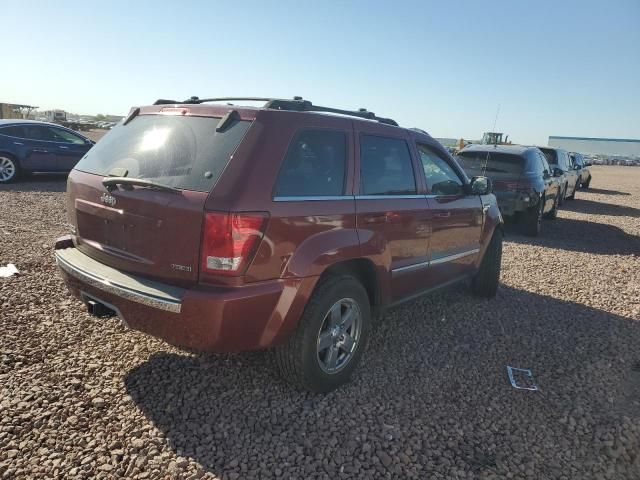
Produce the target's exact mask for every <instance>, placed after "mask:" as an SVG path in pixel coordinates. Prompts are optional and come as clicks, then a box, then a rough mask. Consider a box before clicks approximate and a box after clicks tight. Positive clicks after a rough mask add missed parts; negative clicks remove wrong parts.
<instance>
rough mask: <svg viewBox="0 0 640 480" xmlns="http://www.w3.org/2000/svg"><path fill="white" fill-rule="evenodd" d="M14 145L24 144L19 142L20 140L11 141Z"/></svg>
mask: <svg viewBox="0 0 640 480" xmlns="http://www.w3.org/2000/svg"><path fill="white" fill-rule="evenodd" d="M13 144H14V145H24V143H20V142H13Z"/></svg>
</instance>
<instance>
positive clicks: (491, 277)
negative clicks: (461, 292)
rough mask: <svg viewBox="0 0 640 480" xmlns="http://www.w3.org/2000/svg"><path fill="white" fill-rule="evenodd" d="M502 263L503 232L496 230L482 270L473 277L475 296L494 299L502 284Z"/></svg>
mask: <svg viewBox="0 0 640 480" xmlns="http://www.w3.org/2000/svg"><path fill="white" fill-rule="evenodd" d="M501 263H502V232H501V231H500V230H496V231H495V232H493V237H491V241H490V242H489V246H488V247H487V251H486V252H485V254H484V257H483V258H482V263H481V264H480V269H479V270H478V273H476V275H475V276H474V277H473V280H472V282H471V290H472V291H473V293H474V294H475V295H478V296H479V297H485V298H493V297H495V296H496V293H497V292H498V285H499V283H500V266H501Z"/></svg>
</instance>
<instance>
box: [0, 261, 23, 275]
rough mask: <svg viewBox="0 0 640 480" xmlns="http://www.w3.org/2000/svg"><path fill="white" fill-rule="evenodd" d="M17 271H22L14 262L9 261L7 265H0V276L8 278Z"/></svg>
mask: <svg viewBox="0 0 640 480" xmlns="http://www.w3.org/2000/svg"><path fill="white" fill-rule="evenodd" d="M16 273H20V272H19V271H18V269H17V268H16V266H15V265H14V264H13V263H7V266H6V267H0V278H7V277H10V276H11V275H14V274H16Z"/></svg>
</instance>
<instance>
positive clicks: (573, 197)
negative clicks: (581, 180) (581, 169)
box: [567, 183, 578, 200]
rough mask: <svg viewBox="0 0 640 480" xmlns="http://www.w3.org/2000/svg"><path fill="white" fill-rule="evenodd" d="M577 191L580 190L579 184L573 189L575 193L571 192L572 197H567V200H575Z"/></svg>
mask: <svg viewBox="0 0 640 480" xmlns="http://www.w3.org/2000/svg"><path fill="white" fill-rule="evenodd" d="M577 189H578V183H576V185H575V187H573V192H571V195H569V196H568V197H567V200H575V198H576V190H577Z"/></svg>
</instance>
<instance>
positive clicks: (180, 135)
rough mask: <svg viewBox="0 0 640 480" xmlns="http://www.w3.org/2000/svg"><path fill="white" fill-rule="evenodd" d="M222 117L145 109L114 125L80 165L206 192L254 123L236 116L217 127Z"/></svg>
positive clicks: (96, 171)
mask: <svg viewBox="0 0 640 480" xmlns="http://www.w3.org/2000/svg"><path fill="white" fill-rule="evenodd" d="M219 122H220V119H219V118H210V117H184V116H169V115H141V116H138V117H136V118H134V119H133V120H132V121H131V122H130V123H129V124H127V125H118V126H116V127H114V128H113V129H112V130H111V131H110V132H109V133H108V134H107V135H105V136H104V138H102V139H101V140H100V141H99V142H98V143H97V144H96V145H95V146H94V147H93V148H92V149H91V150H89V152H88V153H87V154H86V155H85V156H84V157H83V158H82V159H81V160H80V162H78V164H77V165H76V169H77V170H81V171H83V172H87V173H94V174H96V175H103V176H108V175H109V174H110V173H111V172H112V171H114V169H116V168H117V169H126V170H127V172H128V173H127V177H131V178H143V179H145V180H151V181H154V182H156V183H161V184H163V185H169V186H171V187H175V188H180V189H184V190H195V191H199V192H208V191H210V190H211V188H212V187H213V185H214V184H215V183H216V181H217V180H218V178H219V177H220V175H221V174H222V171H223V170H224V168H225V167H226V166H227V163H229V158H230V157H231V154H232V153H233V152H234V151H235V149H236V148H237V146H238V144H239V143H240V141H241V140H242V137H243V136H244V134H245V133H246V131H247V129H248V128H249V125H250V124H251V122H248V121H243V120H237V121H234V122H233V123H231V124H230V125H228V126H226V127H225V129H224V130H223V131H221V132H216V127H217V125H218V123H219ZM116 172H118V171H116ZM120 172H121V170H120V171H119V172H118V174H121V173H120Z"/></svg>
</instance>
